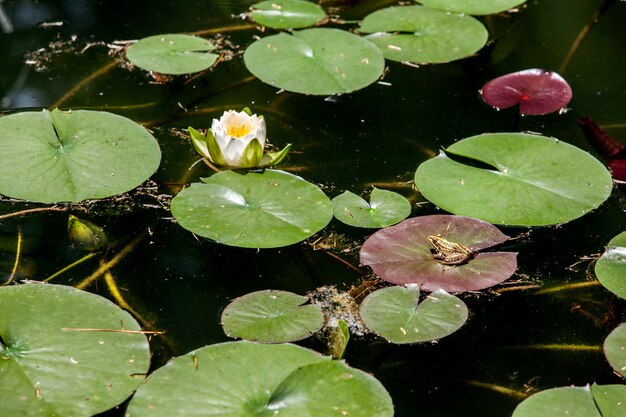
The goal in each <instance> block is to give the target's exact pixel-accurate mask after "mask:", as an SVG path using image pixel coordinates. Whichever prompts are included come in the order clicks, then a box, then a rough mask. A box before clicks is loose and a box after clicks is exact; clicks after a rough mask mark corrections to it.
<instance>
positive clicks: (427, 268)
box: [361, 215, 517, 292]
mask: <svg viewBox="0 0 626 417" xmlns="http://www.w3.org/2000/svg"><path fill="white" fill-rule="evenodd" d="M429 236H441V237H443V238H444V239H446V240H447V241H449V242H453V243H458V244H461V245H464V246H466V247H468V248H469V249H471V251H473V254H472V255H471V256H470V257H469V259H468V260H467V262H466V263H463V264H460V265H446V264H444V263H441V262H439V261H437V260H436V259H435V257H434V254H433V251H434V247H433V245H432V244H431V243H430V242H429V239H428V237H429ZM508 238H509V237H508V236H506V235H505V234H503V233H501V232H500V231H499V230H498V228H497V227H495V226H493V225H491V224H489V223H487V222H484V221H482V220H478V219H473V218H470V217H462V216H449V215H432V216H421V217H415V218H412V219H408V220H404V221H403V222H401V223H399V224H397V225H395V226H391V227H387V228H385V229H382V230H379V231H378V232H376V233H374V234H373V235H372V236H371V237H370V238H369V239H367V240H366V241H365V243H363V247H362V248H361V264H363V265H367V266H369V267H370V268H372V270H373V271H374V272H375V273H376V274H377V275H378V276H380V277H381V278H382V279H384V280H385V281H388V282H391V283H394V284H411V283H413V284H418V285H419V286H420V288H421V289H423V290H426V291H435V290H436V289H438V288H442V289H444V290H445V291H448V292H459V291H472V290H479V289H483V288H487V287H491V286H493V285H496V284H499V283H501V282H502V281H504V280H505V279H507V278H509V277H510V276H511V275H513V273H514V272H515V269H516V268H517V260H516V257H517V253H514V252H481V250H483V249H486V248H490V247H492V246H495V245H498V244H500V243H502V242H505V241H506V240H507V239H508Z"/></svg>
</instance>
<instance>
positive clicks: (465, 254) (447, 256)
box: [427, 235, 474, 266]
mask: <svg viewBox="0 0 626 417" xmlns="http://www.w3.org/2000/svg"><path fill="white" fill-rule="evenodd" d="M427 239H428V242H429V243H430V244H431V246H432V247H433V248H434V253H433V258H435V261H437V262H439V263H440V264H443V265H452V266H457V265H463V264H465V263H467V262H469V260H470V259H471V258H472V255H473V254H474V252H473V251H472V250H471V249H470V248H468V247H467V246H465V245H463V244H461V243H456V242H450V241H449V240H447V239H446V238H444V237H442V236H441V235H431V236H427Z"/></svg>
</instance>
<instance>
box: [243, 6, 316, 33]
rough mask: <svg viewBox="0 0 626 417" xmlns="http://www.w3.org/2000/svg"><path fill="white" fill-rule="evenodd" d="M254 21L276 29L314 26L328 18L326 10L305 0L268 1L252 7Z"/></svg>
mask: <svg viewBox="0 0 626 417" xmlns="http://www.w3.org/2000/svg"><path fill="white" fill-rule="evenodd" d="M251 16H252V19H254V21H255V22H256V23H258V24H260V25H263V26H267V27H271V28H274V29H300V28H305V27H308V26H313V25H314V24H316V23H317V22H319V21H321V20H323V19H324V18H325V17H326V13H325V12H324V9H322V8H321V7H320V6H319V5H317V4H315V3H311V2H310V1H304V0H267V1H262V2H260V3H257V4H254V5H252V13H251Z"/></svg>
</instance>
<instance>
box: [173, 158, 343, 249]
mask: <svg viewBox="0 0 626 417" xmlns="http://www.w3.org/2000/svg"><path fill="white" fill-rule="evenodd" d="M171 210H172V214H173V215H174V217H175V218H176V220H177V221H178V223H179V224H180V225H181V226H182V227H184V228H185V229H187V230H190V231H192V232H193V233H195V234H197V235H199V236H203V237H206V238H209V239H213V240H215V241H216V242H219V243H223V244H225V245H230V246H239V247H245V248H273V247H279V246H287V245H291V244H293V243H297V242H300V241H302V240H304V239H306V238H307V237H309V236H311V235H313V234H314V233H316V232H318V231H319V230H321V229H323V228H324V227H325V226H326V225H327V224H328V223H329V222H330V220H331V219H332V216H333V209H332V206H331V204H330V200H329V199H328V197H327V196H326V194H324V192H323V191H322V190H321V189H320V188H319V187H318V186H316V185H314V184H311V183H310V182H307V181H305V180H303V179H302V178H300V177H298V176H296V175H293V174H289V173H286V172H282V171H274V170H265V171H264V172H261V173H259V172H248V173H244V174H241V173H237V172H234V171H223V172H221V173H219V174H216V175H213V176H212V177H210V178H208V179H206V184H192V185H191V187H189V188H186V189H184V190H183V191H181V192H180V193H178V195H176V197H175V198H174V199H173V200H172V207H171Z"/></svg>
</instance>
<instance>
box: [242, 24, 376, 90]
mask: <svg viewBox="0 0 626 417" xmlns="http://www.w3.org/2000/svg"><path fill="white" fill-rule="evenodd" d="M243 58H244V62H245V64H246V67H247V68H248V70H249V71H250V72H251V73H252V74H254V75H255V76H256V77H258V78H259V79H260V80H261V81H263V82H264V83H267V84H270V85H272V86H274V87H276V88H282V89H285V90H287V91H293V92H296V93H304V94H317V95H329V94H340V93H350V92H352V91H355V90H359V89H361V88H364V87H367V86H368V85H370V84H372V83H373V82H375V81H376V80H377V79H378V78H379V77H380V76H381V74H382V73H383V70H384V67H385V60H384V58H383V56H382V54H381V52H380V51H379V50H378V48H377V47H376V46H375V45H373V44H372V43H371V42H368V41H367V40H365V39H363V38H361V37H360V36H357V35H353V34H352V33H350V32H346V31H344V30H339V29H327V28H315V29H305V30H301V31H296V32H293V34H292V35H289V34H287V33H279V34H277V35H272V36H266V37H264V38H262V39H259V40H258V41H256V42H254V43H253V44H251V45H250V46H248V48H247V49H246V51H245V53H244V55H243Z"/></svg>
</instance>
